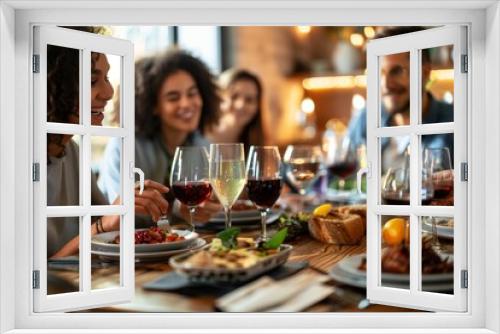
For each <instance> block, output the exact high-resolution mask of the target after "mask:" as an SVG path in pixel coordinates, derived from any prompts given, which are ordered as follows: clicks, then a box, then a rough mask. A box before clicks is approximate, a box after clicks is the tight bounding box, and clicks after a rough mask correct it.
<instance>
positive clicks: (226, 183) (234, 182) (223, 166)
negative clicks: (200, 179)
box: [209, 143, 246, 229]
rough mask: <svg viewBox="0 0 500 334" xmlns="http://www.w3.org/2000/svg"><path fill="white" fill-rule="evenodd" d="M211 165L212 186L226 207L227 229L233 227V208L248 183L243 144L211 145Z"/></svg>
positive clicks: (210, 177)
mask: <svg viewBox="0 0 500 334" xmlns="http://www.w3.org/2000/svg"><path fill="white" fill-rule="evenodd" d="M209 165H210V168H209V179H210V184H211V185H212V188H213V190H214V192H215V195H216V196H217V198H218V199H219V202H220V203H221V204H222V206H223V207H224V213H225V215H226V229H227V228H230V227H231V207H232V206H233V204H234V202H236V200H237V199H238V197H239V196H240V194H241V192H242V190H243V188H244V187H245V183H246V176H245V151H244V148H243V144H242V143H238V144H211V145H210V155H209Z"/></svg>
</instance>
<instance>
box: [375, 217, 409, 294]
mask: <svg viewBox="0 0 500 334" xmlns="http://www.w3.org/2000/svg"><path fill="white" fill-rule="evenodd" d="M380 219H381V223H382V238H381V244H380V247H381V259H380V268H381V269H382V280H381V286H385V287H394V288H400V289H409V288H410V278H409V273H410V224H409V221H410V217H408V216H381V217H380Z"/></svg>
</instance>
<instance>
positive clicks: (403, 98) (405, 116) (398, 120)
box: [379, 52, 410, 127]
mask: <svg viewBox="0 0 500 334" xmlns="http://www.w3.org/2000/svg"><path fill="white" fill-rule="evenodd" d="M379 61H380V93H379V94H380V101H381V103H382V105H381V106H380V119H379V122H380V123H379V124H380V127H386V126H401V125H408V124H410V53H409V52H403V53H397V54H391V55H386V56H381V57H380V58H379Z"/></svg>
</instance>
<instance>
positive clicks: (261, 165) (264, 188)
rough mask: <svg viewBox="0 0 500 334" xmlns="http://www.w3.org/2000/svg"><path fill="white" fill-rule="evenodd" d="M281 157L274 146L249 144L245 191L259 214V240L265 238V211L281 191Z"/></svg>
mask: <svg viewBox="0 0 500 334" xmlns="http://www.w3.org/2000/svg"><path fill="white" fill-rule="evenodd" d="M280 165H281V158H280V153H279V151H278V147H276V146H251V147H250V151H249V153H248V159H247V168H246V173H247V192H248V197H249V198H250V200H251V201H252V202H253V203H254V204H255V205H256V206H257V208H258V209H259V211H260V216H261V226H262V231H261V237H260V239H261V240H267V239H268V238H267V231H266V224H267V219H266V218H267V212H268V211H269V209H270V208H272V206H273V205H274V203H275V202H276V201H277V200H278V198H279V197H280V193H281V184H282V182H281V177H280Z"/></svg>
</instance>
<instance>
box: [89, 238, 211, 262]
mask: <svg viewBox="0 0 500 334" xmlns="http://www.w3.org/2000/svg"><path fill="white" fill-rule="evenodd" d="M206 244H207V242H206V241H205V240H204V239H202V238H197V239H194V241H193V242H192V243H191V244H189V246H188V247H187V248H181V249H172V250H164V251H158V252H136V253H135V260H136V261H152V260H160V259H166V258H168V257H170V256H172V255H177V254H180V253H185V252H189V251H194V250H197V249H200V248H202V247H203V246H206ZM91 253H92V254H94V255H97V256H99V257H100V258H102V259H104V260H110V261H116V260H118V259H119V258H120V253H119V252H115V251H102V250H95V249H92V250H91Z"/></svg>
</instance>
